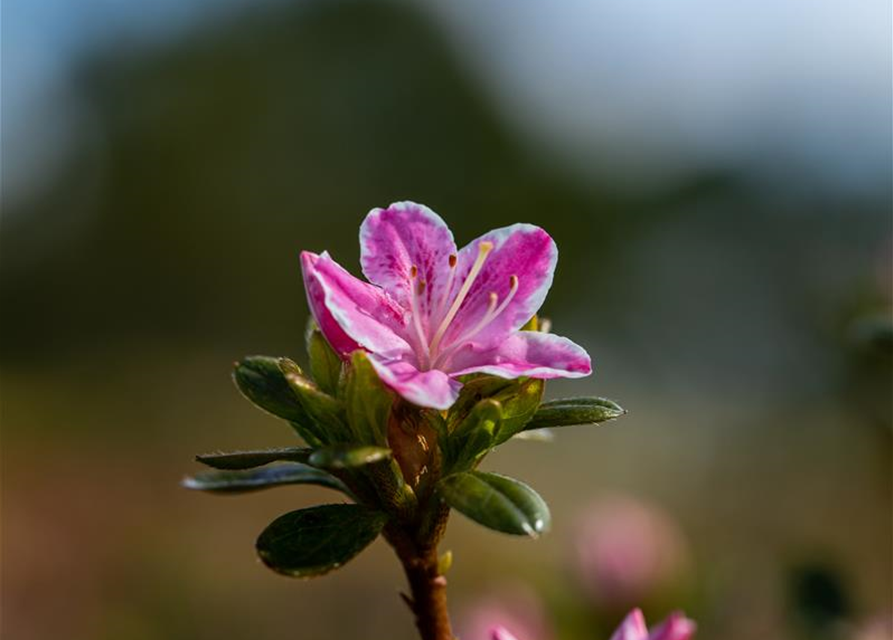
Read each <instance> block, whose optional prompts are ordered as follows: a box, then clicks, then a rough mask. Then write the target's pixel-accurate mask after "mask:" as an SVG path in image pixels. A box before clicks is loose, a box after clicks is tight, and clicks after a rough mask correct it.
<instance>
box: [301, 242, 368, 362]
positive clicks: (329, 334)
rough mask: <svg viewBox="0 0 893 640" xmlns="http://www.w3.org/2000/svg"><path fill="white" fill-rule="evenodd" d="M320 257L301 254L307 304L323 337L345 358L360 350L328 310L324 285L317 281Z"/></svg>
mask: <svg viewBox="0 0 893 640" xmlns="http://www.w3.org/2000/svg"><path fill="white" fill-rule="evenodd" d="M317 260H319V256H318V255H317V254H315V253H312V252H310V251H302V252H301V271H302V272H303V275H304V291H305V292H306V293H307V304H308V305H309V306H310V313H312V314H313V318H314V319H315V320H316V324H318V325H319V330H320V331H322V334H323V336H325V338H326V340H328V341H329V344H330V345H332V348H333V349H334V350H335V351H337V352H338V353H339V354H340V355H342V356H344V355H347V354H348V353H350V352H352V351H355V350H357V349H359V348H360V345H358V344H357V343H356V342H355V341H354V340H353V339H352V338H351V337H350V336H349V335H347V334H346V333H344V329H342V328H341V327H340V326H339V325H338V323H337V322H336V321H335V318H334V317H332V314H331V312H330V311H329V310H328V309H327V308H326V301H325V297H326V295H325V292H324V291H323V288H322V285H321V284H320V283H319V282H318V281H317V279H316V262H317Z"/></svg>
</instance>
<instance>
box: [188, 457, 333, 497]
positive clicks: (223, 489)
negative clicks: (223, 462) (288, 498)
mask: <svg viewBox="0 0 893 640" xmlns="http://www.w3.org/2000/svg"><path fill="white" fill-rule="evenodd" d="M287 484H315V485H319V486H322V487H329V488H330V489H337V490H338V491H342V492H343V493H345V494H347V495H351V493H350V490H349V489H348V488H347V487H346V486H344V483H343V482H341V481H340V480H338V478H335V477H334V476H332V475H330V474H328V473H326V472H325V471H322V470H320V469H314V468H313V467H310V466H308V465H306V464H301V463H299V462H290V463H285V464H279V465H275V466H272V467H263V468H259V469H247V470H242V471H202V472H200V473H197V474H195V475H193V476H188V477H186V478H185V479H184V480H183V486H184V487H186V488H187V489H197V490H199V491H211V492H214V493H245V492H247V491H259V490H260V489H269V488H272V487H278V486H282V485H287Z"/></svg>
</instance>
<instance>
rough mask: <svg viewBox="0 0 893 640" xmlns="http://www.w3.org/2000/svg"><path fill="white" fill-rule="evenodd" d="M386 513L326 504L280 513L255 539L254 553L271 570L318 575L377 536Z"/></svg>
mask: <svg viewBox="0 0 893 640" xmlns="http://www.w3.org/2000/svg"><path fill="white" fill-rule="evenodd" d="M387 520H388V518H387V516H386V515H385V514H383V513H381V512H379V511H375V510H373V509H371V508H369V507H366V506H364V505H359V504H327V505H321V506H318V507H310V508H309V509H300V510H298V511H291V512H289V513H286V514H285V515H282V516H279V517H278V518H276V519H275V520H274V521H273V522H271V523H270V524H269V526H267V528H266V529H264V531H263V533H261V534H260V537H258V539H257V544H256V548H257V554H258V556H260V559H261V560H262V561H263V563H264V564H265V565H267V566H268V567H269V568H270V569H272V570H273V571H276V572H277V573H281V574H283V575H287V576H291V577H294V578H312V577H315V576H320V575H323V574H325V573H328V572H329V571H332V570H333V569H337V568H338V567H340V566H341V565H343V564H344V563H346V562H348V561H349V560H351V559H353V558H354V557H355V556H356V555H357V554H358V553H360V551H362V550H363V549H365V548H366V547H367V546H369V544H371V543H372V541H373V540H375V538H376V537H378V534H379V533H381V530H382V529H383V528H384V526H385V524H386V523H387Z"/></svg>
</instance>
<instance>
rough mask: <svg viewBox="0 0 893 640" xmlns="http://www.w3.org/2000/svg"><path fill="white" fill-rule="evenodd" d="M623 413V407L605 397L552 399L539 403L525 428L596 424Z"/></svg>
mask: <svg viewBox="0 0 893 640" xmlns="http://www.w3.org/2000/svg"><path fill="white" fill-rule="evenodd" d="M625 413H626V411H625V410H624V409H623V407H621V406H620V405H618V404H617V403H616V402H612V401H611V400H607V399H605V398H565V399H563V400H552V401H551V402H544V403H542V404H541V405H540V408H539V409H538V410H537V412H536V414H535V415H534V416H533V418H532V419H531V420H530V422H528V423H527V426H526V427H525V429H543V428H549V427H567V426H572V425H580V424H597V423H599V422H605V421H607V420H613V419H614V418H619V417H620V416H622V415H623V414H625Z"/></svg>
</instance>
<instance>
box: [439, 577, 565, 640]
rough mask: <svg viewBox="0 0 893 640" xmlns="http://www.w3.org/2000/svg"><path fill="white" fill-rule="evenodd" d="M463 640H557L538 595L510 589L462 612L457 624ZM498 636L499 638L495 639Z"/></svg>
mask: <svg viewBox="0 0 893 640" xmlns="http://www.w3.org/2000/svg"><path fill="white" fill-rule="evenodd" d="M456 629H457V633H456V635H457V636H458V637H459V638H461V639H462V640H492V639H493V638H494V637H496V638H498V639H499V640H550V639H551V638H553V637H554V635H553V633H552V631H551V629H550V625H549V622H548V618H547V614H546V612H545V610H544V608H543V604H542V602H541V601H540V599H539V597H538V596H537V594H536V593H535V592H534V591H532V590H531V589H529V588H528V587H526V586H524V585H521V584H518V585H509V586H508V587H504V588H502V589H501V590H500V591H499V594H498V595H494V596H492V597H488V598H483V599H479V600H477V601H476V602H475V604H474V605H473V606H472V607H470V608H468V609H466V610H465V611H463V612H462V614H461V615H460V616H459V619H458V621H457V624H456ZM496 633H499V634H500V635H498V636H494V634H496Z"/></svg>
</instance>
